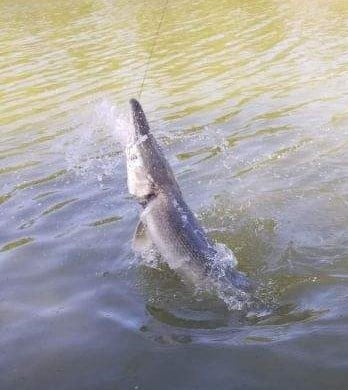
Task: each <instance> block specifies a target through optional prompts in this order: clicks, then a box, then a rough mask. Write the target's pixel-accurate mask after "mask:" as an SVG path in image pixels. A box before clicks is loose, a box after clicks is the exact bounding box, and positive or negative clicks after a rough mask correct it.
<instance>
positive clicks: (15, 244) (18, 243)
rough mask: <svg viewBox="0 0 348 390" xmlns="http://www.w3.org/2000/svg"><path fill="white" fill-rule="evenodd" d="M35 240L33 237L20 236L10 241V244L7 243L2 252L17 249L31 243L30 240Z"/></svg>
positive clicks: (0, 250)
mask: <svg viewBox="0 0 348 390" xmlns="http://www.w3.org/2000/svg"><path fill="white" fill-rule="evenodd" d="M32 241H34V239H33V238H32V237H24V238H20V239H18V240H16V241H12V242H9V243H8V244H5V245H4V246H3V247H2V248H1V249H0V252H7V251H10V250H13V249H16V248H18V247H20V246H23V245H26V244H29V243H30V242H32Z"/></svg>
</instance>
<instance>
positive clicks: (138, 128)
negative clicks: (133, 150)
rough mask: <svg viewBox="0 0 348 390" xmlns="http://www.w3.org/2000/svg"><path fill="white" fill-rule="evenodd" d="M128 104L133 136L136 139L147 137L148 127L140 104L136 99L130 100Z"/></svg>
mask: <svg viewBox="0 0 348 390" xmlns="http://www.w3.org/2000/svg"><path fill="white" fill-rule="evenodd" d="M129 104H130V106H131V110H132V117H133V123H134V129H135V134H136V136H137V137H141V136H144V135H148V134H149V133H150V127H149V124H148V122H147V119H146V116H145V113H144V110H143V108H142V107H141V104H140V103H139V102H138V100H136V99H134V98H133V99H130V101H129Z"/></svg>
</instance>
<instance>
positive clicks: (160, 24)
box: [138, 0, 169, 100]
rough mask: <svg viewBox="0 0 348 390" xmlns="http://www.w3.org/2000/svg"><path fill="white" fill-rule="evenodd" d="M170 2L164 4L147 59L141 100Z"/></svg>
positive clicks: (139, 94) (140, 90)
mask: <svg viewBox="0 0 348 390" xmlns="http://www.w3.org/2000/svg"><path fill="white" fill-rule="evenodd" d="M168 3H169V0H166V3H165V4H164V6H163V8H162V14H161V19H160V21H159V23H158V27H157V31H156V34H155V38H154V41H153V44H152V47H151V51H150V55H149V58H148V59H147V64H146V68H145V72H144V76H143V80H142V82H141V85H140V89H139V93H138V99H139V100H140V96H141V94H142V92H143V88H144V84H145V80H146V76H147V72H148V70H149V66H150V62H151V59H152V54H153V52H154V50H155V47H156V44H157V40H158V36H159V33H160V30H161V26H162V23H163V20H164V17H165V14H166V11H167V7H168Z"/></svg>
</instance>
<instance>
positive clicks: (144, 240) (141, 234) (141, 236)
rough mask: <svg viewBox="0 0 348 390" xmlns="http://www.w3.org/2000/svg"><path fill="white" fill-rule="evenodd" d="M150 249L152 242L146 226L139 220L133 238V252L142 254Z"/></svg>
mask: <svg viewBox="0 0 348 390" xmlns="http://www.w3.org/2000/svg"><path fill="white" fill-rule="evenodd" d="M151 247H152V241H151V238H150V236H149V232H148V230H147V228H146V225H145V224H144V222H143V221H142V220H139V222H138V225H137V227H136V228H135V232H134V236H133V249H134V251H135V252H144V251H146V250H148V249H150V248H151Z"/></svg>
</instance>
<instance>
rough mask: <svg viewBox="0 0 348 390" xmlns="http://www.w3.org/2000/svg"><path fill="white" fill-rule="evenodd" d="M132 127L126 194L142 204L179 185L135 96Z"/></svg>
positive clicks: (127, 155)
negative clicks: (127, 191)
mask: <svg viewBox="0 0 348 390" xmlns="http://www.w3.org/2000/svg"><path fill="white" fill-rule="evenodd" d="M130 105H131V111H132V119H133V126H131V129H130V132H131V134H130V136H129V142H128V145H127V146H126V159H127V184H128V190H129V193H130V194H131V195H132V196H134V197H135V198H137V199H138V200H139V202H140V203H142V204H144V203H146V202H147V201H148V200H149V199H152V198H153V197H154V196H157V195H158V193H159V192H160V191H171V192H173V191H174V192H175V191H178V192H179V193H180V189H179V186H178V184H177V182H176V180H175V177H174V174H173V172H172V170H171V168H170V166H169V164H168V162H167V160H166V159H165V157H164V155H163V153H162V151H161V149H160V147H159V145H158V144H157V142H156V140H155V138H154V136H153V135H152V134H151V132H150V127H149V124H148V122H147V119H146V116H145V113H144V111H143V109H142V107H141V105H140V103H139V102H138V101H137V100H136V99H131V100H130Z"/></svg>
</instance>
